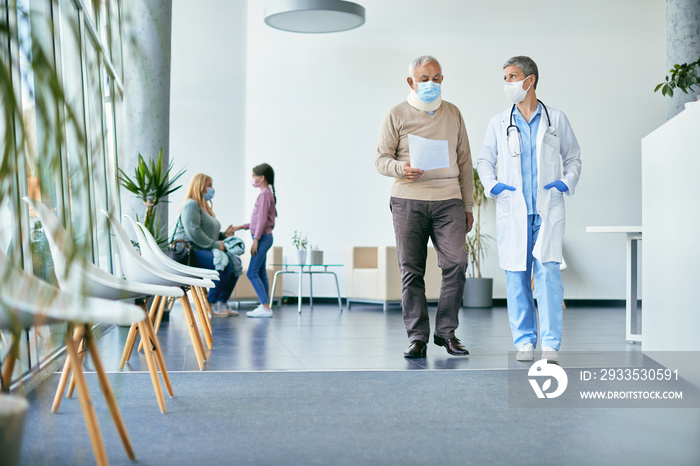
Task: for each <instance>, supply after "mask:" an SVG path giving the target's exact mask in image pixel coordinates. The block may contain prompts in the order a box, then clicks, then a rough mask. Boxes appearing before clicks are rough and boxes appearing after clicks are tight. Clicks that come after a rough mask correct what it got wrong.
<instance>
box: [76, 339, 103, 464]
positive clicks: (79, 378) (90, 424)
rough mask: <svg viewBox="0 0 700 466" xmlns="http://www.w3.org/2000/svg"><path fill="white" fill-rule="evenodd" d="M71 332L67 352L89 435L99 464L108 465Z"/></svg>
mask: <svg viewBox="0 0 700 466" xmlns="http://www.w3.org/2000/svg"><path fill="white" fill-rule="evenodd" d="M69 333H70V332H67V333H66V338H65V342H66V352H67V353H68V357H69V358H70V361H71V367H72V368H73V378H74V379H75V380H76V385H77V388H78V399H79V400H80V408H81V409H82V411H83V417H84V418H85V426H86V427H87V431H88V435H89V436H90V443H91V444H92V451H93V453H94V455H95V460H96V461H97V464H98V465H99V466H102V465H107V464H109V461H108V460H107V453H106V452H105V447H104V443H103V442H102V434H101V433H100V427H99V425H98V424H97V417H96V416H95V408H94V406H93V404H92V399H91V398H90V392H89V391H88V388H87V383H86V382H85V376H84V375H83V368H82V366H81V364H82V363H81V361H80V358H79V357H78V351H77V350H76V348H75V343H74V342H73V339H72V338H71V337H70V336H68V334H69Z"/></svg>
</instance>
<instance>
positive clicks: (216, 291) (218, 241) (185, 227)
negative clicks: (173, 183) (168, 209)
mask: <svg viewBox="0 0 700 466" xmlns="http://www.w3.org/2000/svg"><path fill="white" fill-rule="evenodd" d="M213 198H214V187H213V181H212V178H211V177H210V176H207V175H205V174H203V173H200V174H198V175H195V176H194V178H192V181H190V185H189V186H188V188H187V195H186V197H185V202H183V204H182V207H180V217H179V219H178V222H177V226H176V227H175V235H174V238H175V239H176V240H177V239H183V240H185V241H187V242H188V243H190V244H191V245H192V250H193V251H194V263H193V264H192V265H193V266H194V267H202V268H206V269H217V267H216V265H215V262H216V258H215V254H214V251H215V250H217V249H218V250H220V251H223V252H225V251H226V247H225V246H224V242H223V239H224V238H227V237H229V236H231V235H233V233H234V231H235V230H234V228H233V226H231V225H229V227H228V228H227V229H226V231H224V232H222V231H221V223H220V222H219V221H218V220H217V219H216V217H215V216H214V211H213V210H212V202H211V200H212V199H213ZM236 281H238V277H237V276H236V275H235V274H234V271H233V264H232V262H231V261H228V263H227V265H226V266H225V267H223V270H219V281H218V282H214V283H215V285H216V286H215V287H214V288H211V289H210V290H209V295H208V300H209V305H210V306H211V311H212V315H213V316H214V317H228V316H237V315H238V312H237V311H235V310H233V309H231V307H230V306H229V304H228V299H229V297H230V296H231V293H232V292H233V287H234V286H236Z"/></svg>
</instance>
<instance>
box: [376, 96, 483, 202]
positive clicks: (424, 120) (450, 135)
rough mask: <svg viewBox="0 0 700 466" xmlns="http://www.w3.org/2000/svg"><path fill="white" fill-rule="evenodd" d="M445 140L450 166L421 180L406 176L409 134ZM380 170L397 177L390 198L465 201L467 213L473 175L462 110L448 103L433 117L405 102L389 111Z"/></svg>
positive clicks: (379, 154)
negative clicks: (404, 169) (405, 166)
mask: <svg viewBox="0 0 700 466" xmlns="http://www.w3.org/2000/svg"><path fill="white" fill-rule="evenodd" d="M409 134H413V135H416V136H420V137H422V138H426V139H434V140H446V141H447V144H448V149H449V155H450V166H449V167H448V168H440V169H436V170H426V171H425V173H424V174H423V176H422V177H421V179H420V180H418V181H408V180H406V179H405V178H404V177H403V166H404V165H405V164H406V163H407V162H408V161H409V151H408V135H409ZM375 165H376V167H377V171H378V172H379V173H381V174H382V175H385V176H391V177H394V178H395V180H394V184H393V186H392V187H391V195H392V196H393V197H398V198H402V199H416V200H423V201H442V200H447V199H462V201H463V202H464V211H465V212H471V211H472V207H473V205H474V193H473V189H474V175H473V171H472V158H471V151H470V149H469V138H468V137H467V130H466V128H465V127H464V120H463V119H462V114H461V113H460V111H459V109H458V108H457V107H456V106H455V105H453V104H451V103H449V102H446V101H444V100H443V101H442V104H441V105H440V107H439V108H438V109H437V111H436V112H435V114H433V115H432V116H431V115H429V114H427V113H426V112H424V111H422V110H418V109H416V108H414V107H412V106H411V105H410V104H409V103H408V102H402V103H400V104H398V105H396V106H394V107H392V108H391V110H389V113H388V114H387V116H386V117H385V118H384V122H383V123H382V128H381V131H380V133H379V144H378V146H377V158H376V160H375Z"/></svg>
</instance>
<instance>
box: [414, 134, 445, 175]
mask: <svg viewBox="0 0 700 466" xmlns="http://www.w3.org/2000/svg"><path fill="white" fill-rule="evenodd" d="M408 152H409V154H410V159H411V167H413V168H420V169H421V170H435V169H436V168H448V167H449V166H450V153H449V150H448V147H447V141H441V140H435V139H426V138H422V137H420V136H414V135H413V134H409V135H408Z"/></svg>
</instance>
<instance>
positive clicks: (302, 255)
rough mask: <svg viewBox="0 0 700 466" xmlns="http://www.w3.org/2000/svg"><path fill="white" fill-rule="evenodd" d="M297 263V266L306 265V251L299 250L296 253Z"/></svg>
mask: <svg viewBox="0 0 700 466" xmlns="http://www.w3.org/2000/svg"><path fill="white" fill-rule="evenodd" d="M297 263H298V264H299V265H304V264H306V249H299V250H298V251H297Z"/></svg>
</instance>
